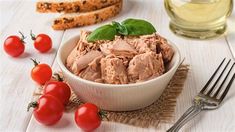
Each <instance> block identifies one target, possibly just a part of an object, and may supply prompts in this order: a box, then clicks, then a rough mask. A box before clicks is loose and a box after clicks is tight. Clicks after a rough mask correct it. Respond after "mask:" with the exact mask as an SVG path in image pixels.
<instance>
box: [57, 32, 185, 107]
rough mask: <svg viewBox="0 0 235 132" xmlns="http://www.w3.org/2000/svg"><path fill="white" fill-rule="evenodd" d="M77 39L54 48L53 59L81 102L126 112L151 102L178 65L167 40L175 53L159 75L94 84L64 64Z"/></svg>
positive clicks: (155, 98) (179, 58) (177, 56)
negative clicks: (143, 79) (115, 83)
mask: <svg viewBox="0 0 235 132" xmlns="http://www.w3.org/2000/svg"><path fill="white" fill-rule="evenodd" d="M78 40H79V35H77V36H75V37H73V38H71V39H69V40H68V41H66V42H65V43H64V44H62V46H61V47H60V48H59V50H58V55H57V62H58V64H59V66H60V68H61V70H62V72H63V75H64V77H65V79H66V80H67V81H68V83H69V85H70V86H71V87H72V89H73V91H74V92H75V94H76V95H77V96H78V97H79V98H80V99H81V100H82V101H84V102H91V103H94V104H96V105H97V106H99V107H100V108H101V109H104V110H110V111H130V110H136V109H140V108H143V107H146V106H148V105H150V104H152V103H153V102H155V101H156V100H157V99H158V98H159V97H160V95H161V94H162V92H163V90H164V89H165V87H166V86H167V84H168V83H169V82H170V80H171V78H172V77H173V75H174V74H175V72H176V70H177V68H178V66H179V65H180V60H181V56H180V52H179V50H178V48H177V47H176V46H175V45H174V44H173V43H170V44H171V46H172V47H173V49H174V52H175V53H174V57H173V59H172V60H171V62H170V64H169V66H168V71H167V72H166V73H164V74H163V75H161V76H159V77H156V78H154V79H151V80H148V81H144V82H140V83H135V84H121V85H114V84H102V83H96V82H92V81H88V80H85V79H82V78H80V77H78V76H76V75H74V74H73V73H71V72H70V71H69V70H68V69H67V68H66V66H65V62H66V58H67V57H68V55H69V54H70V52H71V51H72V49H73V48H74V47H75V46H76V44H77V41H78Z"/></svg>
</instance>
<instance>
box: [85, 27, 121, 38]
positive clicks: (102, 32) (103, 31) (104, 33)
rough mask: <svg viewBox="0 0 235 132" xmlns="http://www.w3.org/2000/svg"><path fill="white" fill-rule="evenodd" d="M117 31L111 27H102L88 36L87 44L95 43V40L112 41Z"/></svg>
mask: <svg viewBox="0 0 235 132" xmlns="http://www.w3.org/2000/svg"><path fill="white" fill-rule="evenodd" d="M116 33H117V31H116V28H115V27H114V26H112V25H104V26H101V27H99V28H97V29H95V30H94V31H93V32H92V33H91V34H89V35H88V37H87V41H88V42H95V41H97V40H113V39H114V37H115V35H116Z"/></svg>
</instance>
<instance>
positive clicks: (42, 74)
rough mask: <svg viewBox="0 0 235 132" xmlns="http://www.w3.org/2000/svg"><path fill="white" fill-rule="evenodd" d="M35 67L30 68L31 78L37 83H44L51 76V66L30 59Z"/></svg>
mask: <svg viewBox="0 0 235 132" xmlns="http://www.w3.org/2000/svg"><path fill="white" fill-rule="evenodd" d="M31 60H32V61H33V62H34V65H35V67H34V68H33V69H32V70H31V77H32V79H33V80H34V81H35V82H37V83H38V84H41V85H43V84H45V83H46V82H47V81H49V80H50V79H51V77H52V70H51V67H50V66H49V65H47V64H39V63H38V62H37V61H36V60H33V59H31Z"/></svg>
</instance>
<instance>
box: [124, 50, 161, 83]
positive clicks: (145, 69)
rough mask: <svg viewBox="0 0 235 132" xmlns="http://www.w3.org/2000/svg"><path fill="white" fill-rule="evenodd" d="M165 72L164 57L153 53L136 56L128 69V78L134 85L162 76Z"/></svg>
mask: <svg viewBox="0 0 235 132" xmlns="http://www.w3.org/2000/svg"><path fill="white" fill-rule="evenodd" d="M164 70H165V69H164V63H163V60H162V55H161V54H156V53H155V52H152V51H150V52H147V53H143V54H139V55H136V56H135V57H134V58H133V59H132V60H131V61H130V63H129V67H128V69H127V71H128V78H129V80H130V82H132V83H134V82H139V81H144V80H148V79H149V78H152V77H157V76H160V75H162V74H163V73H164Z"/></svg>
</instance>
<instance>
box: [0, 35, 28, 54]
mask: <svg viewBox="0 0 235 132" xmlns="http://www.w3.org/2000/svg"><path fill="white" fill-rule="evenodd" d="M20 33H21V32H20ZM21 35H22V38H20V37H18V36H9V37H7V39H6V40H5V42H4V50H5V51H6V53H7V54H8V55H10V56H12V57H18V56H20V55H21V54H22V53H23V52H24V49H25V46H24V39H25V37H24V35H23V34H22V33H21Z"/></svg>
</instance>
